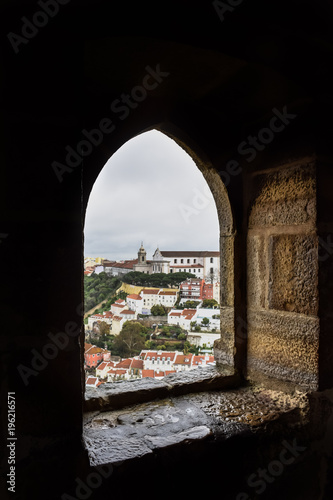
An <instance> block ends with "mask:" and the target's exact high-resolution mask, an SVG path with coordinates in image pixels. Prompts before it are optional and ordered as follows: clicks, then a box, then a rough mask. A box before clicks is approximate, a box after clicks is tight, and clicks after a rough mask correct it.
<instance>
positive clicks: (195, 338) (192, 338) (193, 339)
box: [187, 332, 221, 349]
mask: <svg viewBox="0 0 333 500" xmlns="http://www.w3.org/2000/svg"><path fill="white" fill-rule="evenodd" d="M219 338H221V334H220V333H208V332H189V333H188V335H187V340H188V341H189V342H190V344H193V345H195V346H197V347H202V348H205V347H206V348H207V349H213V347H214V342H215V340H218V339H219Z"/></svg>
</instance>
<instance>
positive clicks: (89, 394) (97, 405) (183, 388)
mask: <svg viewBox="0 0 333 500" xmlns="http://www.w3.org/2000/svg"><path fill="white" fill-rule="evenodd" d="M240 383H241V378H240V377H239V375H237V374H235V373H234V370H233V368H231V367H229V366H207V367H204V368H201V367H198V368H197V369H195V370H188V371H184V372H178V373H172V374H170V375H168V376H166V377H164V378H163V379H162V380H156V379H153V378H149V377H147V378H143V379H134V380H130V381H122V382H116V383H105V384H102V385H100V386H99V387H98V388H96V389H94V388H90V387H89V388H87V389H86V392H85V401H84V411H85V412H87V411H94V410H99V411H105V410H111V409H119V408H123V407H124V406H128V405H131V404H138V403H144V402H147V401H152V400H153V399H156V398H160V399H162V398H166V397H170V396H179V395H183V394H189V393H192V392H202V391H209V390H218V389H227V388H231V387H237V386H239V385H240Z"/></svg>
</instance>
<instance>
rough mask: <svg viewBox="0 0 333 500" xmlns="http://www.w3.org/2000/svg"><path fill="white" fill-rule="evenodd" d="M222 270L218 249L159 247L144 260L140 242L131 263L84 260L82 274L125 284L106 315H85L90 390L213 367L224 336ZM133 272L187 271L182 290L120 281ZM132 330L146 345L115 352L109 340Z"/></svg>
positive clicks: (85, 354)
mask: <svg viewBox="0 0 333 500" xmlns="http://www.w3.org/2000/svg"><path fill="white" fill-rule="evenodd" d="M219 269H220V256H219V252H209V251H199V252H195V251H187V252H186V251H174V252H172V251H160V250H159V249H158V248H157V249H156V251H155V252H154V254H153V258H152V260H147V259H146V251H145V249H144V247H143V244H141V247H140V248H139V251H138V258H137V259H133V260H127V261H114V262H113V261H109V260H106V259H103V258H101V257H100V258H86V259H85V276H87V277H91V276H94V275H99V274H100V273H105V274H106V275H108V276H116V277H117V278H119V279H120V283H121V286H120V287H119V288H118V289H117V294H118V295H116V297H119V298H116V300H114V302H112V303H111V304H110V307H108V308H107V310H101V309H99V308H96V309H97V312H95V311H94V310H93V311H92V312H91V311H90V313H89V314H87V315H86V319H85V329H86V343H85V351H84V367H85V372H86V386H87V387H99V386H100V385H101V384H103V383H106V382H121V381H124V380H133V379H138V378H145V377H151V378H156V379H162V378H163V377H166V376H168V375H170V374H172V373H177V372H180V371H184V370H193V369H196V368H198V367H204V366H208V365H211V364H214V363H215V361H214V349H213V346H214V341H215V340H217V339H218V338H219V336H220V310H219V302H220V300H219V297H220V284H219V281H218V276H219ZM131 272H136V273H144V274H149V275H152V274H157V273H163V274H169V275H170V274H172V273H177V272H178V273H180V272H181V273H190V274H189V275H186V276H188V277H187V278H186V279H184V281H182V282H180V283H179V285H178V286H177V287H172V288H169V287H167V288H165V287H163V288H161V287H145V286H137V285H132V284H129V283H125V282H123V281H122V278H123V277H124V276H126V275H127V274H128V273H131ZM128 276H130V275H128ZM179 276H182V275H179ZM102 309H103V308H102ZM134 325H136V326H137V330H138V331H139V332H144V334H145V337H144V335H143V333H141V336H142V337H144V340H143V341H144V344H140V345H141V347H142V348H141V349H140V350H139V351H136V352H135V350H134V351H133V352H131V355H128V356H125V357H123V356H120V355H118V354H114V352H113V349H112V348H111V349H109V348H108V344H109V342H108V340H109V339H110V340H112V341H114V340H115V339H118V340H120V338H122V337H123V336H124V335H125V332H127V333H128V332H129V331H130V330H131V328H129V327H134ZM102 327H103V328H102ZM140 329H141V330H140ZM102 332H103V334H102ZM100 339H103V341H104V343H103V341H102V340H100ZM97 340H99V342H97ZM97 343H98V344H99V345H96V344H97ZM109 345H110V344H109ZM112 345H114V344H112Z"/></svg>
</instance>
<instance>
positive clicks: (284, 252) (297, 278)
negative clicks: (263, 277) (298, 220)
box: [269, 234, 318, 315]
mask: <svg viewBox="0 0 333 500" xmlns="http://www.w3.org/2000/svg"><path fill="white" fill-rule="evenodd" d="M270 247H271V248H270V255H271V266H270V275H269V284H270V289H269V308H270V309H277V310H280V311H292V312H298V313H302V314H308V315H315V314H316V313H317V310H318V290H317V285H318V278H317V275H318V265H317V237H316V235H314V234H313V235H298V234H297V235H289V234H284V235H275V236H271V238H270Z"/></svg>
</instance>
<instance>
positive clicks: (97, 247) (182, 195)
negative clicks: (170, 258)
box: [84, 130, 219, 260]
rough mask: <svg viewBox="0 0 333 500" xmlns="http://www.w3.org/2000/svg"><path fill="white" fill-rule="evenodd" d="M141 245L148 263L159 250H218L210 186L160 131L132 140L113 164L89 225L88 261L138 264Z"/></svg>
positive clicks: (100, 182)
mask: <svg viewBox="0 0 333 500" xmlns="http://www.w3.org/2000/svg"><path fill="white" fill-rule="evenodd" d="M184 214H185V215H184ZM141 241H143V243H144V246H145V249H146V251H147V257H148V258H151V256H152V253H153V252H154V250H155V248H156V246H157V244H158V245H159V248H160V249H164V250H218V248H219V247H218V241H219V226H218V219H217V212H216V207H215V202H214V200H213V197H212V195H211V193H210V191H209V189H208V187H207V183H206V181H205V180H204V178H203V176H202V174H201V172H200V170H199V169H198V168H197V166H196V165H195V163H194V162H193V160H192V158H191V157H190V156H189V155H188V154H187V153H186V152H185V151H184V150H183V149H181V148H180V147H179V146H178V145H177V144H176V143H175V142H174V141H173V140H172V139H170V138H168V137H167V136H165V135H164V134H162V133H161V132H158V131H156V130H153V131H150V132H146V133H144V134H141V135H139V136H137V137H135V138H134V139H132V140H130V141H129V142H127V143H126V144H124V145H123V146H122V147H121V148H120V149H119V150H118V151H117V152H116V153H115V154H114V155H113V156H112V157H111V158H110V159H109V161H108V162H107V163H106V165H105V166H104V168H103V170H102V171H101V173H100V175H99V177H98V178H97V180H96V182H95V184H94V186H93V189H92V191H91V194H90V198H89V203H88V207H87V213H86V220H85V250H84V253H85V256H92V257H93V256H101V257H104V258H108V259H112V260H119V259H130V258H135V257H136V254H137V251H138V249H139V247H140V244H141Z"/></svg>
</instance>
